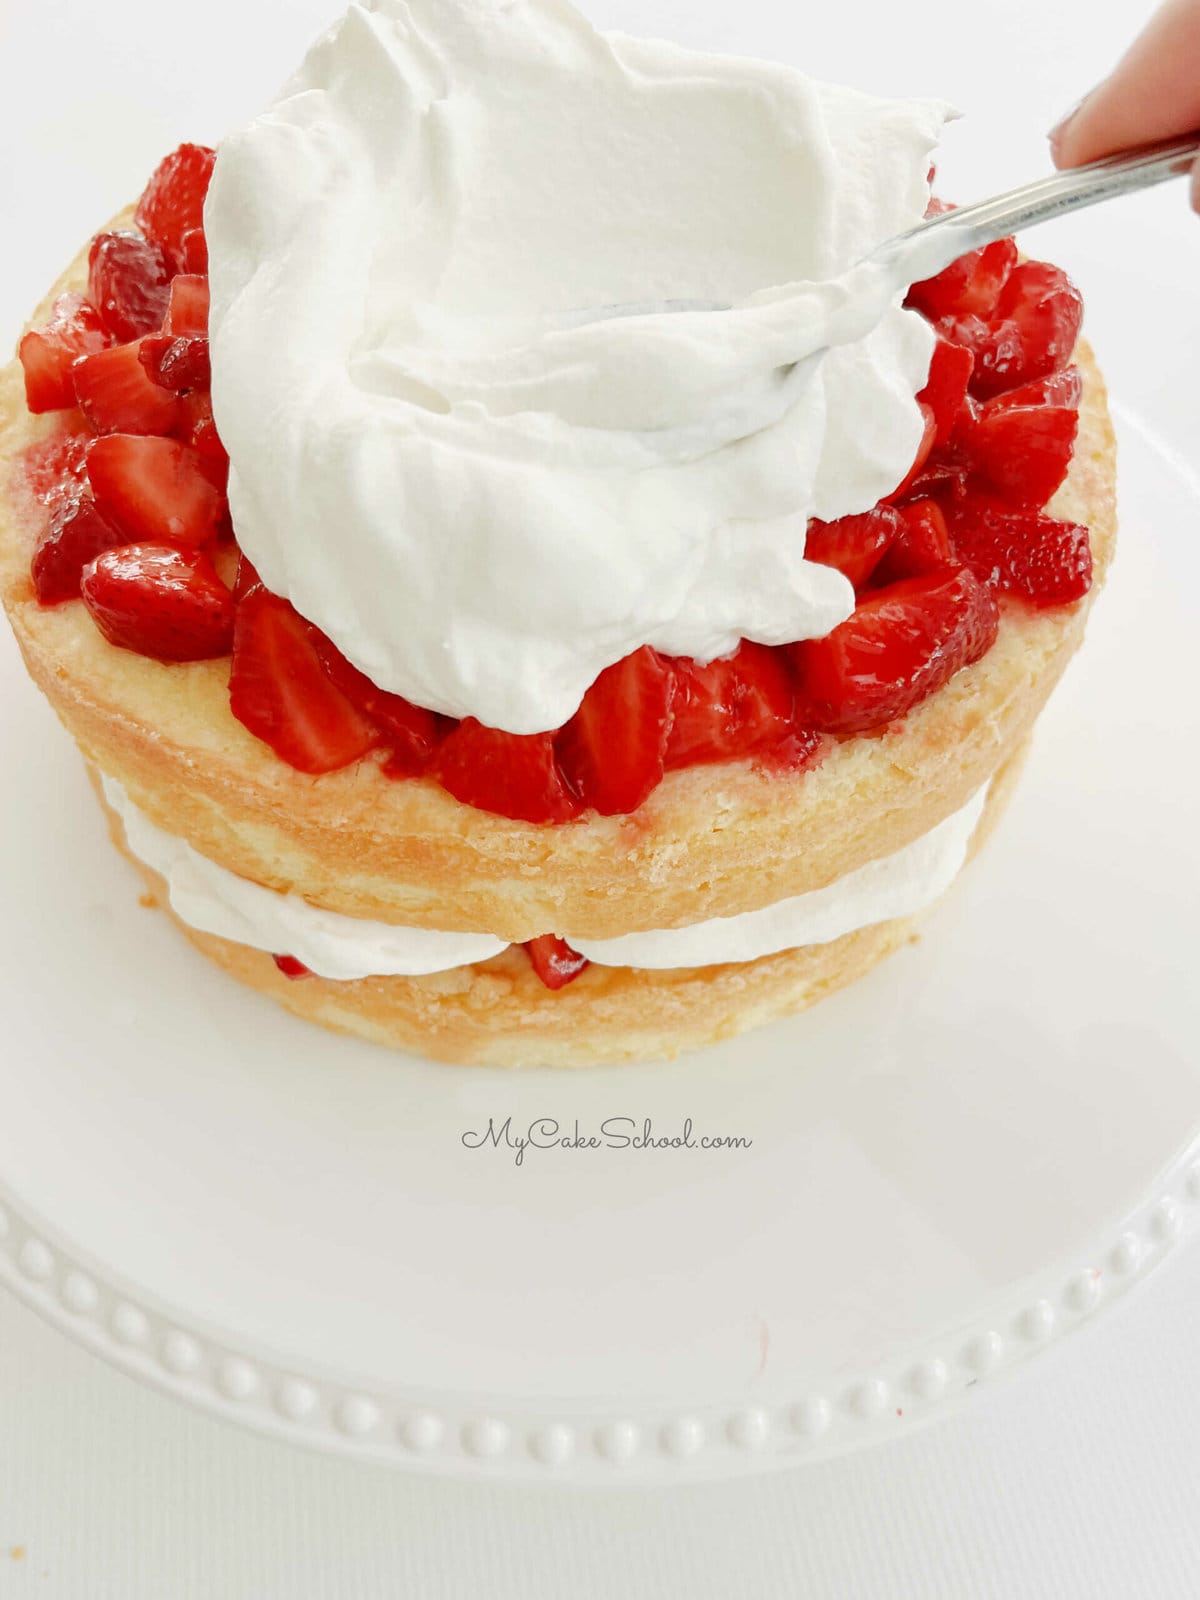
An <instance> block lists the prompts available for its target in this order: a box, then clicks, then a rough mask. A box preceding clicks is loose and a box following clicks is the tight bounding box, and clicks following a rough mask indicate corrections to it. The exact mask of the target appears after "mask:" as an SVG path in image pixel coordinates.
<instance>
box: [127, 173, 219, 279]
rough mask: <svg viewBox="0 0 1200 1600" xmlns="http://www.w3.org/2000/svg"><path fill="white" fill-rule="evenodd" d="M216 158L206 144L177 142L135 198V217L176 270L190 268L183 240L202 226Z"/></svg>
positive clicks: (143, 230)
mask: <svg viewBox="0 0 1200 1600" xmlns="http://www.w3.org/2000/svg"><path fill="white" fill-rule="evenodd" d="M215 161H216V151H215V150H210V149H208V148H207V146H205V145H198V144H184V145H180V147H179V149H178V150H176V151H174V152H173V153H172V154H171V155H169V156H167V158H166V159H165V160H164V161H163V162H161V163H160V165H159V167H158V169H157V171H156V172H155V174H154V176H153V177H152V178H151V179H150V182H149V184H148V185H147V186H146V191H145V193H144V194H143V195H142V198H141V199H140V200H139V201H138V208H137V212H136V215H135V218H134V220H135V221H136V223H137V225H138V227H139V228H140V229H141V230H142V232H143V233H144V234H145V235H146V237H147V238H148V239H153V240H154V242H155V243H156V244H158V245H160V246H161V247H162V249H163V250H164V251H165V252H166V254H167V256H168V257H169V258H170V261H171V264H172V266H173V267H174V269H175V270H176V271H179V270H181V269H184V270H191V269H190V267H188V266H187V264H186V260H185V257H186V255H187V254H188V253H189V252H186V251H185V248H184V241H185V239H186V238H187V236H188V234H189V233H192V232H193V231H195V230H197V229H203V227H204V198H205V196H206V195H207V193H208V185H209V181H210V180H211V178H212V171H213V163H214V162H215ZM192 254H193V255H194V250H193V252H192Z"/></svg>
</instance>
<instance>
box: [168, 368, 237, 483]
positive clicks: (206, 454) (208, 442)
mask: <svg viewBox="0 0 1200 1600" xmlns="http://www.w3.org/2000/svg"><path fill="white" fill-rule="evenodd" d="M176 431H177V432H178V434H179V436H180V438H182V439H184V440H186V441H187V443H188V444H190V445H191V447H192V449H193V450H194V451H195V452H196V454H197V455H198V456H199V457H200V460H201V461H202V463H203V464H204V470H205V472H206V473H207V474H208V476H209V479H210V480H211V482H213V483H214V484H215V485H216V486H217V488H218V489H220V491H221V493H222V494H224V492H225V490H226V488H227V487H228V485H229V455H228V452H227V451H226V449H225V446H224V445H223V444H222V443H221V440H220V438H219V437H218V434H217V425H216V423H215V422H214V421H213V408H212V397H211V396H210V395H208V394H205V393H204V392H203V391H201V390H193V391H192V393H191V394H185V395H184V396H183V398H182V400H181V401H180V402H179V423H178V427H177V430H176Z"/></svg>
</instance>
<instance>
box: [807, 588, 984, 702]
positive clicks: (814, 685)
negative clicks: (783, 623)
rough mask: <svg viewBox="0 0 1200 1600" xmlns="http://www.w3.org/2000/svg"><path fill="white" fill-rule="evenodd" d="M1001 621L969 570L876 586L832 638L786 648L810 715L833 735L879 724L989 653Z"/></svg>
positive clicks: (922, 698) (834, 631)
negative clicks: (796, 672)
mask: <svg viewBox="0 0 1200 1600" xmlns="http://www.w3.org/2000/svg"><path fill="white" fill-rule="evenodd" d="M998 625H999V614H998V611H997V608H996V601H995V598H994V596H993V595H992V593H991V591H990V589H988V588H987V587H986V586H985V585H984V584H982V583H981V582H980V581H979V579H978V578H977V577H976V576H975V574H974V573H973V572H969V571H967V570H966V569H965V568H952V569H951V570H950V571H948V572H940V573H930V574H929V575H928V576H926V577H920V578H906V579H904V581H903V582H901V583H894V584H891V585H889V586H888V588H886V589H877V590H875V591H873V592H871V593H869V594H868V595H866V596H865V597H864V598H863V599H862V600H861V601H860V602H859V604H858V608H857V610H856V611H855V613H854V615H853V616H852V617H848V618H847V620H846V621H845V622H843V623H842V624H841V626H840V627H837V628H835V629H834V630H833V632H832V633H831V634H829V635H828V637H826V638H824V639H810V640H807V641H806V642H805V643H803V644H794V645H790V646H789V650H790V651H791V655H792V660H793V661H794V662H795V664H796V666H797V668H798V669H799V672H800V678H801V691H800V694H801V701H802V704H803V706H804V708H805V711H804V715H805V720H806V721H810V722H811V723H812V724H813V725H814V726H816V727H818V728H824V729H826V730H827V731H828V732H830V733H867V732H869V731H870V730H871V729H873V728H881V727H883V726H884V725H885V724H886V723H888V722H891V721H892V720H893V719H894V718H896V717H902V716H904V715H905V713H906V712H908V711H911V710H912V708H913V707H914V706H915V705H917V704H918V703H919V702H920V701H922V700H924V699H925V698H926V696H928V695H930V694H932V693H933V692H934V691H935V690H937V689H940V688H941V687H942V685H943V684H944V683H946V682H947V681H948V679H950V678H951V677H952V676H953V675H954V673H956V672H957V671H958V670H959V668H960V667H965V666H968V665H969V664H970V663H971V662H973V661H978V660H979V658H980V656H982V655H984V654H986V652H987V651H988V650H990V649H991V647H992V645H993V644H994V643H995V639H996V631H997V627H998Z"/></svg>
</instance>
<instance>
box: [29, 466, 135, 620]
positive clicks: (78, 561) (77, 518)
mask: <svg viewBox="0 0 1200 1600" xmlns="http://www.w3.org/2000/svg"><path fill="white" fill-rule="evenodd" d="M128 542H129V541H128V538H127V537H126V535H125V534H124V533H123V532H122V531H121V529H120V528H116V527H114V526H113V524H112V523H111V522H109V521H107V520H106V519H105V517H104V516H103V515H102V514H101V513H100V511H99V510H98V509H97V507H96V504H95V502H94V501H93V499H92V497H91V496H90V495H87V494H84V493H83V492H82V491H80V490H76V491H75V492H70V491H63V492H61V493H60V494H59V495H58V496H57V498H56V499H55V501H54V503H53V505H52V506H51V507H50V515H49V519H48V520H47V523H46V526H45V527H44V528H43V529H42V531H41V533H40V534H39V535H38V539H37V543H36V544H35V545H34V547H33V560H32V561H31V563H30V575H31V577H32V578H33V587H34V590H35V592H36V594H37V597H38V602H39V604H41V605H44V606H53V605H58V604H59V602H60V601H63V600H77V599H78V598H79V580H80V578H81V577H82V575H83V569H84V567H86V566H87V564H88V562H89V561H94V560H95V558H96V557H97V556H98V555H99V554H100V553H101V551H102V550H111V549H113V548H114V547H115V546H117V545H122V544H127V543H128Z"/></svg>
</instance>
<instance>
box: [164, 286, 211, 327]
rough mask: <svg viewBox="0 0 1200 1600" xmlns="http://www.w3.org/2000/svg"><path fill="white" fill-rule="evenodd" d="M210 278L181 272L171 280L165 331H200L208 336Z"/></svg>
mask: <svg viewBox="0 0 1200 1600" xmlns="http://www.w3.org/2000/svg"><path fill="white" fill-rule="evenodd" d="M208 308H209V293H208V279H207V278H205V277H201V276H198V275H194V274H187V273H181V274H180V275H179V277H177V278H174V279H172V281H171V298H170V300H169V301H168V303H167V316H166V320H165V321H164V323H163V330H162V331H163V332H164V333H175V334H180V333H199V334H203V335H204V336H205V337H206V338H207V336H208Z"/></svg>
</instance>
